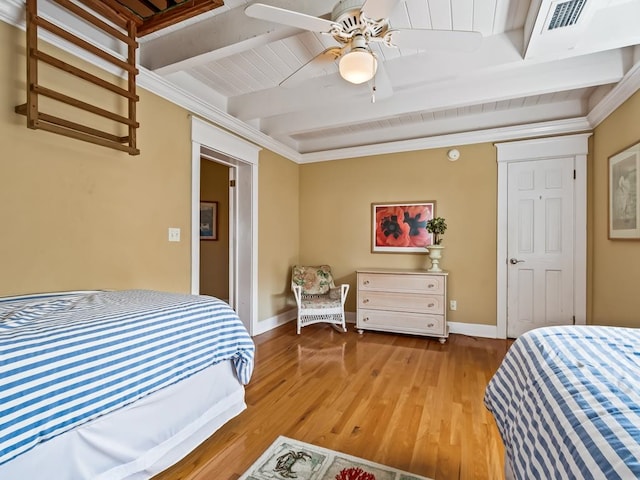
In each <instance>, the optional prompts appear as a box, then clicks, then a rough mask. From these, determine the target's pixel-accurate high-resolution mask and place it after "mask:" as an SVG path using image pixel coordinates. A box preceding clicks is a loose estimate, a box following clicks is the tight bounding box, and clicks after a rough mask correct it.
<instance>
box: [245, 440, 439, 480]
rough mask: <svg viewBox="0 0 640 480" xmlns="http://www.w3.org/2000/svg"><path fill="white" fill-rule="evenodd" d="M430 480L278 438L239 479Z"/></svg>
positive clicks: (331, 451) (299, 442)
mask: <svg viewBox="0 0 640 480" xmlns="http://www.w3.org/2000/svg"><path fill="white" fill-rule="evenodd" d="M290 478H294V479H297V480H430V479H429V478H427V477H421V476H419V475H414V474H411V473H408V472H403V471H401V470H397V469H395V468H391V467H387V466H385V465H381V464H379V463H374V462H370V461H368V460H364V459H362V458H358V457H352V456H351V455H346V454H344V453H340V452H336V451H334V450H329V449H327V448H322V447H317V446H315V445H311V444H309V443H304V442H301V441H299V440H293V439H291V438H287V437H282V436H281V437H278V438H277V439H276V441H275V442H273V443H272V444H271V446H270V447H269V448H267V450H266V451H265V452H264V453H263V454H262V456H261V457H260V458H259V459H258V460H256V462H255V463H254V464H253V465H252V466H251V468H249V470H247V471H246V472H245V473H244V475H242V476H241V477H240V478H239V479H238V480H287V479H290Z"/></svg>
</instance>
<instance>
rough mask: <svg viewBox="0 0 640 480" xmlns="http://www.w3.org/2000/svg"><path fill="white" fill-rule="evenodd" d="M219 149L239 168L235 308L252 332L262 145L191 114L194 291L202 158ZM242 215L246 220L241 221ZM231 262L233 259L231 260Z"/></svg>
mask: <svg viewBox="0 0 640 480" xmlns="http://www.w3.org/2000/svg"><path fill="white" fill-rule="evenodd" d="M207 150H209V151H214V152H219V153H220V154H222V155H223V156H224V157H226V159H227V161H228V163H229V164H230V165H233V166H234V167H235V168H236V173H237V177H238V180H236V185H237V190H236V192H235V195H236V197H235V200H236V202H235V205H236V206H237V208H236V214H235V215H234V216H235V217H236V218H235V219H233V220H230V221H234V222H236V226H237V227H238V228H237V229H236V233H237V234H236V235H235V238H230V239H229V242H230V243H231V242H233V243H234V247H233V248H232V249H231V250H232V253H233V255H234V258H233V264H235V266H236V268H235V273H234V274H233V278H234V280H235V282H236V285H235V292H236V294H237V296H236V310H237V313H238V316H239V317H240V319H241V320H242V321H243V323H244V324H245V326H246V327H247V330H249V334H250V335H253V332H254V331H255V329H256V325H257V323H258V156H259V152H260V150H261V148H260V147H258V146H256V145H254V144H252V143H249V142H247V141H245V140H242V139H241V138H239V137H237V136H235V135H233V134H231V133H229V132H227V131H225V130H222V129H220V128H218V127H215V126H214V125H211V124H210V123H207V122H205V121H202V120H200V119H198V118H196V117H191V293H193V294H198V293H199V291H200V158H201V156H208V157H210V158H212V156H211V155H210V154H209V155H207ZM239 216H242V217H243V221H242V222H240V221H238V217H239ZM230 262H231V260H230Z"/></svg>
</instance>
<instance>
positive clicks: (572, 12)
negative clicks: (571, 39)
mask: <svg viewBox="0 0 640 480" xmlns="http://www.w3.org/2000/svg"><path fill="white" fill-rule="evenodd" d="M585 3H587V0H570V1H568V2H562V3H558V4H557V5H556V9H555V10H554V12H553V16H552V17H551V21H550V22H549V28H547V30H553V29H555V28H562V27H569V26H571V25H575V24H576V23H578V18H579V17H580V14H581V13H582V9H583V7H584V5H585Z"/></svg>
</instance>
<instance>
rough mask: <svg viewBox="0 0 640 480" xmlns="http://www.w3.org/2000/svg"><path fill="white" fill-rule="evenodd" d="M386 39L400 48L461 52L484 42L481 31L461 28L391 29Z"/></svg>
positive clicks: (473, 49) (470, 49) (476, 47)
mask: <svg viewBox="0 0 640 480" xmlns="http://www.w3.org/2000/svg"><path fill="white" fill-rule="evenodd" d="M385 41H387V42H388V43H390V44H391V45H394V46H396V47H398V48H417V49H442V50H453V51H459V52H473V51H475V50H476V49H478V47H480V43H481V42H482V34H481V33H480V32H463V31H460V30H422V29H406V30H405V29H403V30H390V31H389V32H387V34H386V35H385Z"/></svg>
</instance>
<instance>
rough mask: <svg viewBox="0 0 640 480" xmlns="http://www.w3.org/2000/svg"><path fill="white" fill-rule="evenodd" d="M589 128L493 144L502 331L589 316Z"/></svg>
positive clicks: (579, 322)
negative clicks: (496, 165) (495, 166)
mask: <svg viewBox="0 0 640 480" xmlns="http://www.w3.org/2000/svg"><path fill="white" fill-rule="evenodd" d="M590 135H591V134H590V133H578V134H573V135H562V136H558V137H543V138H537V139H529V140H517V141H510V142H502V143H496V144H495V146H496V149H497V153H498V155H497V162H498V203H497V207H498V210H497V228H498V238H497V240H498V243H497V256H496V260H497V263H496V267H497V318H496V337H498V338H506V337H507V336H508V337H518V336H519V335H521V334H522V333H524V332H526V331H527V330H530V329H532V328H536V327H539V326H543V325H557V324H566V323H574V318H575V324H576V325H583V324H585V323H586V305H587V297H586V293H587V288H586V287H587V153H588V151H589V148H588V139H589V136H590ZM512 259H513V260H512ZM521 260H524V261H521ZM512 261H513V262H514V263H512Z"/></svg>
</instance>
